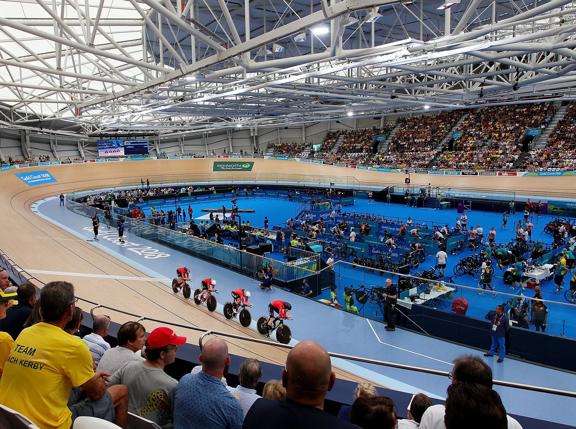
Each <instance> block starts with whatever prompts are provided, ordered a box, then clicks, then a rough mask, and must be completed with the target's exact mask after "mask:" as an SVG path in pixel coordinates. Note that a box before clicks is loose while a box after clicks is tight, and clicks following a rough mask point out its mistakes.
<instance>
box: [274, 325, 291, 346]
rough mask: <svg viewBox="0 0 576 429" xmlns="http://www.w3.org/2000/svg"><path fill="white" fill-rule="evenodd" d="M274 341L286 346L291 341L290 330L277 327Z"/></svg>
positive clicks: (284, 326)
mask: <svg viewBox="0 0 576 429" xmlns="http://www.w3.org/2000/svg"><path fill="white" fill-rule="evenodd" d="M276 339H277V340H278V342H279V343H282V344H288V343H289V342H290V340H291V339H292V332H290V328H289V327H288V326H286V325H282V326H279V327H278V329H276Z"/></svg>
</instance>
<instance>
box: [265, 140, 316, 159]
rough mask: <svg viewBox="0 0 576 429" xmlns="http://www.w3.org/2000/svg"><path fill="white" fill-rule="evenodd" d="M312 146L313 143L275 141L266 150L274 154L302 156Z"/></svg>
mask: <svg viewBox="0 0 576 429" xmlns="http://www.w3.org/2000/svg"><path fill="white" fill-rule="evenodd" d="M310 148H312V144H311V143H296V142H292V143H273V144H271V145H269V146H268V149H267V150H266V152H267V153H269V154H270V155H274V156H289V157H300V156H302V153H304V152H306V151H307V150H308V149H310Z"/></svg>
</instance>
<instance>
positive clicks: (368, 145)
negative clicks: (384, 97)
mask: <svg viewBox="0 0 576 429" xmlns="http://www.w3.org/2000/svg"><path fill="white" fill-rule="evenodd" d="M393 129H394V124H392V123H386V124H384V126H383V127H382V128H370V129H361V130H347V131H339V132H338V137H341V138H342V142H341V144H340V146H338V149H337V150H336V153H334V154H325V156H324V158H325V159H326V160H327V161H329V162H345V163H347V164H352V165H355V164H363V163H365V162H366V161H367V160H368V159H370V158H371V155H372V145H373V144H374V139H375V138H376V136H388V134H390V132H391V131H392V130H393ZM338 137H337V138H338Z"/></svg>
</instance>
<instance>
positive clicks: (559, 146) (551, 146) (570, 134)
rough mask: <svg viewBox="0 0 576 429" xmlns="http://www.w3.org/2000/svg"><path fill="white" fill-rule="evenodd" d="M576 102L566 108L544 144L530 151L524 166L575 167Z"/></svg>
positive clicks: (537, 168)
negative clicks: (562, 116)
mask: <svg viewBox="0 0 576 429" xmlns="http://www.w3.org/2000/svg"><path fill="white" fill-rule="evenodd" d="M575 134H576V103H571V104H570V105H569V106H568V108H567V109H566V113H565V115H564V118H562V120H561V121H560V122H558V124H557V125H556V128H555V129H554V131H552V134H550V136H549V137H548V141H547V143H546V146H545V147H543V148H540V149H536V150H533V151H531V152H530V157H529V158H528V159H527V161H526V165H525V166H524V167H525V168H526V169H527V170H532V171H533V170H536V171H538V170H575V169H576V140H575V139H574V135H575Z"/></svg>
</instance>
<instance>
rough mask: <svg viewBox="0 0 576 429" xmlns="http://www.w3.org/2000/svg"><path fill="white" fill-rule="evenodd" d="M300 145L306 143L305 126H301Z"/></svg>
mask: <svg viewBox="0 0 576 429" xmlns="http://www.w3.org/2000/svg"><path fill="white" fill-rule="evenodd" d="M302 143H306V125H305V124H302Z"/></svg>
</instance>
